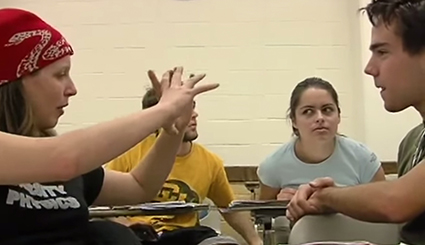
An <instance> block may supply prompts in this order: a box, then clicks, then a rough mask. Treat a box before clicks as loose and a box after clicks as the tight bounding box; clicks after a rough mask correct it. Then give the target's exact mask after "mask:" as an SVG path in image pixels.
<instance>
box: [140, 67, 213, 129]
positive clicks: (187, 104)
mask: <svg viewBox="0 0 425 245" xmlns="http://www.w3.org/2000/svg"><path fill="white" fill-rule="evenodd" d="M182 74H183V67H177V68H175V69H174V71H167V72H165V73H164V74H163V76H162V79H161V81H160V82H159V81H158V79H156V75H155V73H154V72H153V71H149V72H148V75H149V78H150V80H151V83H152V86H153V88H154V89H155V91H156V93H157V96H159V97H160V100H159V103H158V104H159V105H162V106H164V107H166V108H169V109H170V111H169V112H170V118H169V120H167V122H166V123H165V124H164V125H163V127H164V128H166V129H167V131H170V132H176V129H177V128H176V126H175V125H174V122H175V120H176V119H177V118H178V117H180V116H183V118H186V120H187V123H188V122H189V120H190V115H191V113H192V110H193V99H194V97H195V96H196V95H198V94H201V93H205V92H208V91H210V90H214V89H216V88H217V87H218V86H219V84H217V83H212V84H205V85H197V83H198V82H199V81H201V80H202V79H203V78H204V77H205V74H201V75H196V76H192V77H191V78H189V79H188V80H187V81H186V82H184V83H183V81H182ZM196 85H197V86H196ZM183 124H184V121H183Z"/></svg>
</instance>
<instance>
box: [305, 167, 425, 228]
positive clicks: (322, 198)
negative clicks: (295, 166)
mask: <svg viewBox="0 0 425 245" xmlns="http://www.w3.org/2000/svg"><path fill="white" fill-rule="evenodd" d="M424 184H425V164H424V162H421V163H420V164H419V165H417V166H416V167H415V168H413V169H412V170H411V171H410V172H409V173H407V174H406V175H405V176H403V177H401V178H399V179H397V180H394V181H381V182H375V183H370V184H364V185H358V186H353V187H344V188H338V187H328V188H324V189H321V190H318V191H317V192H316V193H314V194H313V196H312V197H311V198H310V199H311V200H310V201H311V203H312V204H313V205H315V206H316V205H317V206H324V207H326V208H330V209H333V210H335V211H337V212H340V213H343V214H345V215H348V216H350V217H353V218H355V219H359V220H363V221H369V222H389V223H403V222H407V221H409V220H411V219H413V218H414V217H416V216H418V215H419V214H420V213H422V212H423V211H424V210H425V195H422V191H421V190H422V188H421V186H423V185H424Z"/></svg>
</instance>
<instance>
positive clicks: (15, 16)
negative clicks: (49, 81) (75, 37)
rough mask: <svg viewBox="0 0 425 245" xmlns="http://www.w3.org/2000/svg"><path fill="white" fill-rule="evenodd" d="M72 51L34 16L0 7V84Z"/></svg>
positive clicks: (72, 52)
mask: <svg viewBox="0 0 425 245" xmlns="http://www.w3.org/2000/svg"><path fill="white" fill-rule="evenodd" d="M73 54H74V51H73V50H72V47H71V45H70V44H69V43H68V42H67V41H66V40H65V38H64V37H63V36H62V35H61V34H60V33H59V32H58V31H57V30H56V29H54V28H53V27H52V26H50V25H49V24H47V23H46V22H44V21H43V20H42V19H40V17H38V16H37V15H35V14H33V13H30V12H28V11H25V10H21V9H12V8H5V9H0V85H2V84H5V83H8V82H12V81H15V80H17V79H19V78H21V77H22V76H24V75H28V74H30V73H32V72H34V71H36V70H38V69H41V68H43V67H45V66H47V65H49V64H51V63H53V62H54V61H56V60H58V59H60V58H63V57H64V56H66V55H73Z"/></svg>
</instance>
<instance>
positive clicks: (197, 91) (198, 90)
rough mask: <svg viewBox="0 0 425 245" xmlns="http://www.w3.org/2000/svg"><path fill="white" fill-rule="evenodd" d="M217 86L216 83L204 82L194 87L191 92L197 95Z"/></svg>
mask: <svg viewBox="0 0 425 245" xmlns="http://www.w3.org/2000/svg"><path fill="white" fill-rule="evenodd" d="M218 86H219V84H218V83H211V84H204V85H200V86H197V87H195V88H194V89H193V92H194V94H195V95H198V94H201V93H205V92H207V91H210V90H214V89H216V88H218Z"/></svg>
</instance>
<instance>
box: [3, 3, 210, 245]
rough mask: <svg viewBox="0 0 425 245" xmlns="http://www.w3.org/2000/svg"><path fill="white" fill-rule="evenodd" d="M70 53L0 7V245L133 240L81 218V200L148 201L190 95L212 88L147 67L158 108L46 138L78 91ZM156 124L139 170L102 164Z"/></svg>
mask: <svg viewBox="0 0 425 245" xmlns="http://www.w3.org/2000/svg"><path fill="white" fill-rule="evenodd" d="M72 54H73V49H72V47H71V46H70V44H69V43H68V42H67V41H66V40H65V38H64V37H63V36H62V35H61V34H60V33H59V32H58V31H57V30H55V29H54V28H53V27H52V26H50V25H49V24H47V23H46V22H44V21H43V20H42V19H40V18H39V17H38V16H36V15H35V14H33V13H30V12H28V11H24V10H20V9H10V8H8V9H0V103H1V106H0V131H1V132H0V146H1V147H0V217H1V219H0V226H1V227H2V228H1V229H0V244H4V245H6V244H24V245H25V244H43V245H44V244H56V245H58V244H61V245H62V244H63V245H64V244H68V245H71V244H72V245H80V244H81V245H83V244H84V245H85V244H120V245H127V244H128V245H130V244H140V242H139V241H138V240H137V238H136V237H135V236H134V234H133V233H131V232H130V230H128V229H127V228H126V227H124V226H121V225H119V224H116V223H110V222H106V221H97V222H89V217H88V206H90V205H110V206H112V205H124V204H137V203H141V202H144V201H147V200H151V198H153V197H154V196H155V195H156V193H157V191H158V190H159V188H160V187H161V186H162V184H163V182H164V181H165V179H166V177H167V175H168V173H169V172H170V170H171V168H172V165H173V163H174V158H175V154H176V152H177V150H178V147H179V145H180V142H181V141H182V137H183V135H184V129H185V128H186V126H187V123H188V121H189V120H190V116H191V113H192V102H193V98H194V96H195V95H197V94H200V93H203V92H206V91H209V90H213V89H215V88H216V87H217V86H218V85H217V84H211V85H201V86H197V87H195V84H196V83H197V82H198V81H200V80H202V78H203V77H204V76H203V75H200V76H195V77H193V78H190V79H189V80H188V81H187V82H185V83H182V81H181V76H182V68H180V67H179V68H176V69H175V70H174V71H173V72H171V71H169V72H166V73H165V74H164V75H163V78H162V80H161V82H158V80H156V76H155V75H154V74H153V73H152V72H151V73H150V77H151V80H152V81H153V82H152V83H153V86H154V87H155V88H156V90H157V92H158V93H159V94H161V99H160V103H159V104H158V105H157V106H154V107H153V108H151V109H148V110H143V111H140V112H137V113H135V114H132V115H129V116H126V117H123V118H120V119H116V120H113V121H110V122H105V123H101V124H99V125H96V126H93V127H89V128H86V129H80V130H76V131H74V132H70V133H66V134H63V135H60V136H56V137H50V136H55V133H54V130H53V129H54V127H55V126H56V124H57V122H58V119H59V117H60V116H61V115H62V114H63V113H64V108H65V107H66V106H67V105H68V100H69V98H70V97H72V96H74V95H75V94H76V93H77V90H76V88H75V86H74V83H73V82H72V80H71V78H70V75H69V71H70V68H71V60H70V57H71V55H72ZM160 127H164V129H166V130H164V131H165V132H163V133H162V134H161V136H160V139H158V141H157V143H156V145H155V146H154V147H153V148H152V150H151V152H150V153H149V155H148V156H147V157H146V158H145V159H144V163H143V164H141V165H140V167H137V168H135V169H134V170H133V171H132V172H131V173H126V174H124V173H118V172H114V171H109V170H104V169H103V168H102V167H101V166H102V164H103V163H106V162H108V161H110V160H112V159H113V158H115V157H117V156H119V155H120V154H122V153H124V152H125V151H127V150H128V149H130V148H131V147H132V146H134V145H136V144H137V143H138V142H140V141H141V140H142V139H143V138H145V137H146V136H147V135H149V134H150V133H151V132H153V131H155V130H156V129H158V128H160ZM180 129H181V130H180Z"/></svg>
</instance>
